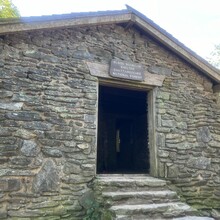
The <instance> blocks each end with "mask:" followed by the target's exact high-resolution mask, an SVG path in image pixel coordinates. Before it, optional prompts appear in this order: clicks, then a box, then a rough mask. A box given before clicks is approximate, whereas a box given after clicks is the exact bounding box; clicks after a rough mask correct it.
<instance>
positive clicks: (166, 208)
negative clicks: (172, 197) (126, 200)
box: [110, 202, 197, 218]
mask: <svg viewBox="0 0 220 220" xmlns="http://www.w3.org/2000/svg"><path fill="white" fill-rule="evenodd" d="M110 210H111V211H113V212H115V214H116V216H117V215H119V216H120V215H128V216H135V215H143V216H146V218H149V217H154V216H155V215H156V216H157V217H161V218H173V217H182V216H186V215H195V214H197V211H196V210H195V209H193V208H191V207H190V206H188V205H187V204H185V203H181V202H171V203H161V204H145V205H116V206H112V207H111V208H110Z"/></svg>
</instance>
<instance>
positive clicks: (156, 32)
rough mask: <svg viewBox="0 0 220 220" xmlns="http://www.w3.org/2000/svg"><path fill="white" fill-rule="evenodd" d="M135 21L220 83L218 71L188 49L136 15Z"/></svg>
mask: <svg viewBox="0 0 220 220" xmlns="http://www.w3.org/2000/svg"><path fill="white" fill-rule="evenodd" d="M133 19H135V23H136V24H137V25H138V26H139V27H141V28H142V29H143V30H144V31H146V32H147V33H149V34H150V35H151V36H153V37H154V38H155V39H157V40H158V41H159V42H161V43H162V44H164V45H165V46H167V47H168V48H169V49H171V50H172V51H174V52H175V53H176V54H178V55H179V56H180V57H182V58H183V59H185V60H187V61H188V62H189V63H190V64H192V65H193V66H195V67H196V68H197V69H199V70H201V71H202V72H204V73H205V74H206V75H207V76H209V77H210V78H211V79H213V80H214V81H216V82H218V83H220V72H219V73H218V72H216V71H214V70H213V69H212V68H211V67H209V66H207V65H206V64H205V63H203V62H202V61H200V60H199V59H197V58H196V57H194V56H193V55H192V54H190V53H189V52H188V51H186V50H184V49H183V48H182V47H181V46H180V45H178V44H176V43H175V42H174V41H172V40H171V39H170V38H169V37H167V36H165V35H164V34H163V33H162V32H160V31H159V30H157V29H156V28H155V27H153V26H152V25H150V24H148V23H147V22H146V21H144V20H142V19H141V18H139V17H138V16H135V18H134V17H133Z"/></svg>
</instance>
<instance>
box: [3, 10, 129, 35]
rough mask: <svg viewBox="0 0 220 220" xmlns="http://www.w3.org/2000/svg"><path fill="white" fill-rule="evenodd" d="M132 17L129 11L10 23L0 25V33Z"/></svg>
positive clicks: (120, 20)
mask: <svg viewBox="0 0 220 220" xmlns="http://www.w3.org/2000/svg"><path fill="white" fill-rule="evenodd" d="M131 19H132V14H131V13H126V14H118V15H106V16H105V15H104V16H103V15H102V16H93V17H91V16H90V17H80V18H73V19H63V20H62V19H61V20H55V21H33V22H28V23H22V22H19V23H12V24H10V23H9V24H4V25H0V35H3V34H10V33H14V32H21V31H33V30H42V29H56V28H65V27H74V26H86V25H99V24H100V25H102V24H112V23H123V22H128V21H130V20H131Z"/></svg>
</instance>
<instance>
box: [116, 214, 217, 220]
mask: <svg viewBox="0 0 220 220" xmlns="http://www.w3.org/2000/svg"><path fill="white" fill-rule="evenodd" d="M114 220H215V219H214V218H210V217H198V216H184V217H179V218H161V217H157V216H156V215H155V216H153V217H150V218H147V217H146V216H145V215H136V216H129V215H118V216H117V217H116V218H115V219H114Z"/></svg>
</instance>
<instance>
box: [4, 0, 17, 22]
mask: <svg viewBox="0 0 220 220" xmlns="http://www.w3.org/2000/svg"><path fill="white" fill-rule="evenodd" d="M18 17H20V14H19V11H18V9H17V8H16V6H15V5H14V4H13V3H12V2H11V0H0V18H18Z"/></svg>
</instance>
